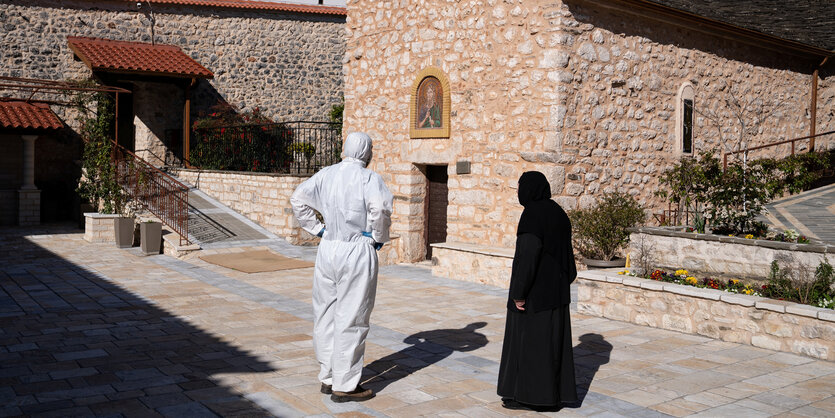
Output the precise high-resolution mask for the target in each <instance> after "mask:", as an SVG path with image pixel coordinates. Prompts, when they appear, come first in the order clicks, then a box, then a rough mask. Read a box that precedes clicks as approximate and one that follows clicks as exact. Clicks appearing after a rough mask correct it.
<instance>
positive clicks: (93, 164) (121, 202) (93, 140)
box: [72, 82, 126, 214]
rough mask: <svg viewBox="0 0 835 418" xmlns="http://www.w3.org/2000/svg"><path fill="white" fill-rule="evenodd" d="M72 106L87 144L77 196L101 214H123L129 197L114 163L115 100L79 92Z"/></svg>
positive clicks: (100, 94) (82, 136)
mask: <svg viewBox="0 0 835 418" xmlns="http://www.w3.org/2000/svg"><path fill="white" fill-rule="evenodd" d="M92 85H95V84H94V83H92V82H80V83H79V86H80V87H84V86H92ZM72 104H73V107H74V108H75V109H76V111H77V112H78V115H79V116H78V121H79V123H80V133H81V138H82V140H83V141H84V153H83V161H82V177H81V180H79V183H78V189H77V191H78V194H79V195H80V196H81V197H82V198H84V199H86V200H88V201H89V202H90V203H92V204H93V205H96V206H97V208H98V211H99V212H101V213H111V214H112V213H122V211H123V210H124V207H125V202H126V197H125V194H124V191H123V190H122V187H121V186H119V184H118V182H117V179H116V170H115V167H114V165H113V163H112V160H111V158H112V150H113V144H112V142H111V136H112V135H113V133H114V127H115V113H114V101H113V98H112V97H110V96H109V95H107V94H105V93H95V92H93V93H91V92H80V93H77V94H75V95H74V96H73V98H72ZM94 109H95V110H94Z"/></svg>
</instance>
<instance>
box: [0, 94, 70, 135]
mask: <svg viewBox="0 0 835 418" xmlns="http://www.w3.org/2000/svg"><path fill="white" fill-rule="evenodd" d="M63 127H64V124H63V123H62V122H61V119H58V116H56V115H55V113H53V112H52V110H51V109H50V108H49V106H48V105H47V104H45V103H27V102H24V101H17V100H16V101H0V128H2V129H43V130H46V129H61V128H63Z"/></svg>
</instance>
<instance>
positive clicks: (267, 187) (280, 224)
mask: <svg viewBox="0 0 835 418" xmlns="http://www.w3.org/2000/svg"><path fill="white" fill-rule="evenodd" d="M171 174H172V175H174V176H176V177H177V178H179V179H181V180H183V181H185V182H187V183H190V184H193V185H194V186H195V187H197V188H198V189H200V190H201V191H203V192H204V193H206V194H207V195H209V196H211V197H213V198H215V199H217V200H218V201H219V202H221V203H223V204H224V205H226V206H229V207H230V208H232V209H233V210H235V211H237V212H238V213H240V214H242V215H244V216H246V217H247V218H249V219H250V220H251V221H253V222H255V223H257V224H258V225H260V226H262V227H264V228H265V229H267V230H268V231H270V232H272V233H274V234H276V235H278V236H280V237H282V238H284V239H285V240H287V242H289V243H291V244H296V245H304V244H311V243H315V242H318V240H319V238H316V237H314V236H312V235H310V234H308V233H307V232H306V231H304V230H303V229H301V227H300V226H299V223H298V222H297V221H296V218H295V216H293V209H292V207H291V206H290V195H292V194H293V191H294V190H296V187H297V186H298V185H299V184H301V183H302V182H303V181H305V180H307V177H300V176H291V175H280V174H264V173H243V172H229V171H210V170H185V169H172V170H171Z"/></svg>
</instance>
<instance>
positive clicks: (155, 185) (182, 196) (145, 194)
mask: <svg viewBox="0 0 835 418" xmlns="http://www.w3.org/2000/svg"><path fill="white" fill-rule="evenodd" d="M111 145H112V146H113V155H112V157H113V162H114V166H115V168H116V181H117V182H118V183H119V185H120V186H122V189H124V190H125V191H126V192H127V194H128V196H129V197H130V198H131V199H132V200H134V201H136V202H139V203H140V204H141V205H142V206H143V207H145V208H146V209H148V210H149V211H150V212H151V213H153V214H154V216H156V217H157V218H159V220H160V221H162V223H164V224H165V225H167V226H168V227H169V228H171V229H172V230H174V232H176V233H177V234H179V235H180V245H187V244H190V243H191V241H190V240H189V239H188V190H189V188H188V186H186V185H185V184H183V183H180V182H179V181H177V180H176V179H174V178H173V177H171V176H170V175H168V174H166V173H164V172H162V171H161V170H160V169H158V168H156V167H154V166H153V165H151V164H150V163H148V162H147V161H145V160H143V159H142V158H140V157H139V156H137V155H136V154H134V153H132V152H130V151H128V150H127V149H125V148H124V147H122V146H121V145H119V144H117V143H116V142H115V141H112V143H111Z"/></svg>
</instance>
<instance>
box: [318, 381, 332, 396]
mask: <svg viewBox="0 0 835 418" xmlns="http://www.w3.org/2000/svg"><path fill="white" fill-rule="evenodd" d="M319 392H322V393H324V394H325V395H330V394H331V393H333V386H331V385H328V384H325V383H322V387H321V388H319Z"/></svg>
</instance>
